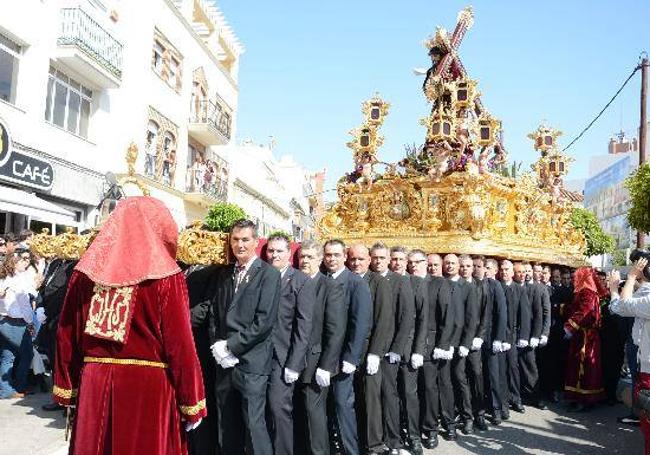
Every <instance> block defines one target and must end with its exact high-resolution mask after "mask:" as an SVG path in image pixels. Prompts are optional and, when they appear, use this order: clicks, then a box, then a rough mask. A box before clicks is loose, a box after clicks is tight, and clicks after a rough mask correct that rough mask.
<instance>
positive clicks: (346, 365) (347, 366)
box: [341, 360, 357, 374]
mask: <svg viewBox="0 0 650 455" xmlns="http://www.w3.org/2000/svg"><path fill="white" fill-rule="evenodd" d="M341 371H342V372H343V373H345V374H352V373H354V372H355V371H357V367H356V366H354V365H352V364H351V363H350V362H346V361H345V360H344V361H343V363H342V364H341Z"/></svg>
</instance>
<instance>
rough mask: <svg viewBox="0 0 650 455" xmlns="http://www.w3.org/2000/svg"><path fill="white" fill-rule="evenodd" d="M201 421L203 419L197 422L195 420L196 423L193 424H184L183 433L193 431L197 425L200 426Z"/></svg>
mask: <svg viewBox="0 0 650 455" xmlns="http://www.w3.org/2000/svg"><path fill="white" fill-rule="evenodd" d="M202 421H203V418H200V419H199V420H197V421H196V422H194V423H189V422H188V423H186V424H185V431H192V430H194V429H195V428H196V427H198V426H199V425H201V422H202Z"/></svg>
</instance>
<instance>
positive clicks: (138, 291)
mask: <svg viewBox="0 0 650 455" xmlns="http://www.w3.org/2000/svg"><path fill="white" fill-rule="evenodd" d="M133 253H134V254H137V252H135V251H134V252H133ZM124 259H125V261H126V262H127V263H128V261H129V258H124ZM94 286H95V283H94V282H93V281H92V280H91V279H90V278H88V277H87V276H86V275H84V274H83V273H81V272H79V271H75V272H74V274H73V275H72V278H71V280H70V284H69V286H68V292H67V294H66V299H65V303H64V306H63V310H62V312H61V318H60V322H59V330H58V339H57V355H56V367H55V373H54V384H55V387H54V391H53V393H54V398H55V399H56V401H58V402H59V403H61V404H63V405H69V404H74V403H76V404H77V416H76V419H75V422H74V426H73V432H72V443H71V446H70V453H71V454H84V455H85V454H89V455H91V454H92V455H99V454H119V455H130V454H134V455H156V454H165V455H172V454H173V455H176V454H185V453H187V449H186V440H185V431H184V428H183V423H182V421H183V420H185V421H187V422H195V421H197V420H198V419H199V418H201V417H204V416H205V415H206V408H205V395H204V390H203V382H202V377H201V369H200V366H199V362H198V359H197V355H196V351H195V348H194V341H193V339H192V332H191V327H190V318H189V300H188V296H187V287H186V284H185V278H184V276H183V274H182V273H177V274H174V275H172V276H169V277H166V278H163V279H159V280H149V281H143V282H141V283H139V284H137V285H135V286H134V287H133V288H134V289H133V294H132V301H133V302H132V303H133V305H132V308H133V314H132V316H131V327H130V334H129V337H128V339H127V340H126V342H125V343H118V342H115V341H111V340H106V339H101V338H97V337H95V336H91V335H89V334H87V333H85V332H84V327H85V324H86V320H87V317H88V312H89V308H90V301H91V299H92V298H93V295H94V290H93V289H94ZM84 358H85V359H86V360H84ZM88 358H95V359H96V360H90V361H89V360H88ZM101 359H104V360H101ZM134 360H136V362H134ZM102 362H104V363H102ZM163 364H164V365H163Z"/></svg>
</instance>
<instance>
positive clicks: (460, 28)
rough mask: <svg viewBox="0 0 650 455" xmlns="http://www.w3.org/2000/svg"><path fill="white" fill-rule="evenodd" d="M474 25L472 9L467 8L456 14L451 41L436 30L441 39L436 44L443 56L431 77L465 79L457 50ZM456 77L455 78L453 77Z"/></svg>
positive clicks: (465, 72) (442, 31)
mask: <svg viewBox="0 0 650 455" xmlns="http://www.w3.org/2000/svg"><path fill="white" fill-rule="evenodd" d="M473 24H474V12H473V11H472V7H471V6H468V7H467V8H465V9H463V10H462V11H461V12H460V13H458V22H457V23H456V29H455V30H454V33H453V34H452V35H451V39H449V38H448V36H447V32H445V31H444V30H438V33H439V34H440V35H441V36H440V37H441V38H442V39H441V40H439V41H440V42H439V43H437V44H438V45H440V47H441V48H442V51H443V52H445V56H444V57H443V58H442V59H441V60H440V62H438V65H437V66H436V69H435V72H434V74H433V76H434V77H435V76H440V77H441V78H442V79H452V78H453V79H456V78H458V77H462V78H465V77H467V71H466V70H465V67H464V66H463V63H462V62H461V61H460V57H459V56H458V48H459V47H460V43H461V41H462V40H463V38H464V37H465V34H466V33H467V30H469V29H470V28H471V27H472V25H473ZM454 75H456V77H454Z"/></svg>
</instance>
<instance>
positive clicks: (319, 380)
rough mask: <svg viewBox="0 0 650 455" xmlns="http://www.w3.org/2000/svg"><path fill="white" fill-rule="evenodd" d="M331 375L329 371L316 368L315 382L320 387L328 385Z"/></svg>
mask: <svg viewBox="0 0 650 455" xmlns="http://www.w3.org/2000/svg"><path fill="white" fill-rule="evenodd" d="M331 376H332V375H331V374H330V372H329V371H327V370H323V369H321V368H316V384H318V385H319V386H320V387H329V385H330V377H331Z"/></svg>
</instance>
